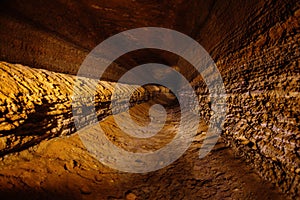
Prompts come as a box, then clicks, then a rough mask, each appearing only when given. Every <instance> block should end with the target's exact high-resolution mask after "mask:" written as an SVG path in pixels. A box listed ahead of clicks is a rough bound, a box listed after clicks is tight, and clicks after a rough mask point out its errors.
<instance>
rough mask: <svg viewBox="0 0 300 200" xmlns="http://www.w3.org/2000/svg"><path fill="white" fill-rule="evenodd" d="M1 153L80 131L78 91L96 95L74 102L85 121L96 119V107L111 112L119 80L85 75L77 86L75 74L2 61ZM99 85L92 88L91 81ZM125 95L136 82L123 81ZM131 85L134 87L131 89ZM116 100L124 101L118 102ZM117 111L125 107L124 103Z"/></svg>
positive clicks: (140, 97) (139, 96)
mask: <svg viewBox="0 0 300 200" xmlns="http://www.w3.org/2000/svg"><path fill="white" fill-rule="evenodd" d="M0 71H1V76H0V81H1V86H0V95H1V96H0V109H1V113H2V114H1V118H0V134H1V135H0V141H1V143H0V154H2V155H4V154H6V153H9V152H13V151H18V150H20V149H23V148H26V147H29V146H32V145H34V144H37V143H38V142H40V141H42V140H44V139H50V138H52V137H55V136H59V135H69V134H71V133H74V132H75V131H76V129H75V126H74V119H73V114H72V96H73V94H74V92H80V91H85V92H88V93H90V94H94V95H95V103H94V104H92V105H84V106H83V105H81V101H77V100H74V99H73V100H74V101H76V103H74V104H73V110H74V112H75V114H76V115H77V117H79V118H81V119H80V120H82V121H83V122H84V125H88V124H91V123H95V122H94V121H93V120H92V119H91V117H90V116H91V114H92V110H93V109H94V108H95V109H96V114H97V117H98V119H102V118H103V117H105V116H107V115H109V114H111V109H110V108H109V106H110V103H111V95H112V92H113V90H114V85H115V83H112V82H105V81H101V82H100V83H99V84H98V81H97V80H93V79H88V78H81V79H80V85H77V87H76V88H75V87H74V80H75V77H74V76H71V75H66V74H60V73H55V72H50V71H47V70H39V69H32V68H29V67H26V66H22V65H14V64H9V63H6V62H0ZM93 84H94V85H97V88H96V91H91V87H90V86H91V85H93ZM119 86H120V88H121V93H120V94H119V95H121V98H120V99H122V95H125V94H126V93H128V92H130V91H131V90H132V89H131V88H132V87H133V86H130V85H124V84H119ZM130 89H131V90H130ZM148 97H149V93H148V92H147V91H146V90H145V89H143V88H138V89H137V90H135V92H134V93H133V94H132V96H131V99H130V101H131V103H132V104H135V103H138V102H142V101H145V100H148ZM116 104H124V102H117V103H116ZM118 108H119V110H116V111H117V112H121V111H122V109H123V108H122V106H119V107H118Z"/></svg>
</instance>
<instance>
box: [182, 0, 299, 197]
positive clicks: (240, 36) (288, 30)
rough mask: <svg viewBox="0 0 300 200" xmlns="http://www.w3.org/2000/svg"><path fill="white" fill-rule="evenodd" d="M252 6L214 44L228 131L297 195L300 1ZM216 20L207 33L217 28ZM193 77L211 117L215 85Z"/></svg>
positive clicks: (244, 152) (239, 147)
mask: <svg viewBox="0 0 300 200" xmlns="http://www.w3.org/2000/svg"><path fill="white" fill-rule="evenodd" d="M248 8H249V11H248V12H247V14H248V15H249V17H248V18H245V19H243V18H241V19H240V21H234V19H235V18H234V19H233V20H231V18H228V20H229V22H228V23H232V27H234V28H232V30H225V31H226V34H223V36H220V37H223V38H220V39H218V40H219V41H220V42H219V43H218V44H217V45H215V46H212V47H210V48H211V51H210V52H211V55H212V56H213V57H214V58H215V62H216V65H217V67H218V69H219V70H220V72H221V74H222V77H223V82H224V85H225V88H226V93H227V106H228V111H227V115H226V120H225V123H224V131H223V134H222V137H224V138H225V139H226V141H227V142H228V144H230V145H231V146H233V147H234V148H235V149H236V152H237V154H239V155H240V156H242V157H244V158H246V160H248V161H249V163H252V164H253V166H254V167H255V168H256V169H257V170H258V172H259V173H260V175H261V176H262V177H264V178H265V179H266V180H269V181H271V182H273V183H275V184H276V185H277V186H279V187H280V188H281V189H282V190H283V191H284V192H286V193H288V194H289V195H291V196H292V197H294V198H295V197H296V196H299V195H300V191H299V185H300V183H299V180H300V175H299V174H300V129H299V122H300V119H299V118H300V117H299V116H300V113H299V111H300V109H299V108H300V105H299V102H300V95H299V91H300V87H299V86H300V84H299V83H300V67H299V56H300V51H299V41H300V34H299V30H300V29H299V27H300V26H299V18H300V9H299V8H300V6H299V3H298V2H292V1H290V2H289V3H283V2H281V1H266V2H264V3H263V2H260V3H259V4H257V5H255V6H252V7H251V6H250V7H248ZM232 14H233V15H234V13H232ZM222 16H224V14H222V13H221V12H220V13H219V16H215V17H216V18H217V19H218V18H221V17H222ZM224 17H225V16H224ZM209 22H210V21H209ZM211 23H214V22H211ZM215 24H217V22H215ZM210 25H211V24H210ZM210 25H209V24H208V25H207V26H206V27H207V29H206V28H204V29H206V30H204V33H205V32H207V33H208V34H209V32H210V31H212V30H210V29H209V27H210V28H212V27H213V26H210ZM221 26H224V25H221ZM216 29H217V28H216ZM223 31H224V29H223ZM204 38H205V36H203V35H201V34H199V41H202V40H203V42H204V43H205V42H207V41H205V40H204ZM213 39H214V38H212V40H213ZM181 63H183V62H181ZM191 83H192V84H193V85H195V86H196V88H197V91H198V94H199V97H200V104H201V108H203V110H202V111H201V114H202V117H203V118H205V119H206V120H207V121H208V119H209V117H210V116H211V113H210V112H211V111H210V108H209V106H208V102H209V95H208V94H209V91H208V90H207V88H206V86H205V83H203V81H202V79H201V77H197V78H195V79H194V80H193V81H192V82H191Z"/></svg>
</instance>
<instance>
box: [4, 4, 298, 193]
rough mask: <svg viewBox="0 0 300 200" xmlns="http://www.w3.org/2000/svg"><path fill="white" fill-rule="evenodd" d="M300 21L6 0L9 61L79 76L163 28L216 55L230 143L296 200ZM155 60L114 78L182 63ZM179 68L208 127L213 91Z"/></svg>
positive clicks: (243, 7) (286, 11) (278, 7)
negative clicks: (139, 33)
mask: <svg viewBox="0 0 300 200" xmlns="http://www.w3.org/2000/svg"><path fill="white" fill-rule="evenodd" d="M299 18H300V5H299V1H297V0H290V1H276V0H266V1H262V0H254V1H253V0H246V1H242V0H236V1H223V0H216V1H201V0H199V1H198V0H187V1H182V0H178V1H177V0H176V1H166V0H165V1H155V0H153V1H147V2H145V1H140V0H135V1H127V0H112V1H102V2H101V4H100V3H99V2H97V1H94V0H88V1H84V2H83V1H77V2H74V1H73V2H70V1H64V0H57V1H54V2H52V1H51V2H50V1H35V0H29V1H25V0H10V1H1V14H0V26H1V29H0V46H1V49H0V58H1V59H2V60H6V61H10V62H16V63H23V64H27V65H29V66H32V67H41V68H45V69H49V70H53V71H58V72H65V73H70V74H76V72H77V70H78V67H79V66H80V63H81V62H82V60H83V59H84V57H85V55H86V54H87V53H88V52H89V51H90V50H91V49H92V48H93V47H94V46H96V45H97V44H98V43H100V42H101V41H103V40H104V39H106V38H107V37H109V36H111V35H113V34H115V33H118V32H120V31H122V30H127V29H131V28H136V27H143V26H160V27H167V28H173V29H175V30H178V31H181V32H183V33H186V34H188V35H189V36H191V37H193V38H194V39H196V40H197V41H199V43H200V44H201V45H202V46H204V48H205V49H206V50H207V51H208V52H209V53H210V55H212V57H213V59H214V60H215V61H216V64H217V67H218V68H219V70H220V72H221V74H222V77H223V79H224V84H225V87H226V91H227V93H228V102H227V103H228V115H227V118H226V123H225V124H224V134H223V136H224V138H226V139H227V141H228V142H230V144H231V145H233V146H234V147H236V148H237V151H238V152H240V153H241V154H243V155H244V156H245V157H246V158H247V159H248V160H249V161H250V163H253V164H254V166H255V167H256V169H258V171H259V172H260V174H261V175H262V176H263V177H264V178H265V179H268V180H270V181H272V182H273V183H276V184H277V185H278V186H279V187H280V188H281V189H282V190H283V191H285V192H286V193H288V194H289V195H290V196H291V197H296V196H299V171H300V170H299V157H300V155H299V154H300V153H299V148H300V145H299ZM150 53H152V52H149V51H144V53H143V52H142V53H141V54H137V56H135V57H134V58H133V59H130V58H129V57H128V56H124V57H123V58H121V59H120V60H119V61H116V65H115V66H114V67H113V69H112V71H111V72H109V73H108V76H109V77H113V78H112V79H117V78H118V77H119V76H120V75H121V74H122V73H123V72H124V71H126V70H127V69H128V68H130V67H133V66H134V65H136V64H141V63H142V62H145V61H147V59H148V60H150V61H160V62H166V63H169V64H174V62H175V64H176V62H177V59H178V58H174V57H172V56H171V57H170V56H169V55H168V54H158V53H156V54H155V56H154V57H155V58H154V59H153V58H152V57H151V55H150ZM158 55H160V57H159V56H158ZM157 56H158V57H159V58H157ZM178 66H179V67H180V68H181V69H180V72H181V73H183V74H184V75H186V76H187V77H188V78H189V80H190V81H191V84H192V85H193V86H194V87H195V89H196V90H197V91H198V94H199V97H200V104H201V108H203V110H202V111H201V115H202V117H203V118H204V119H205V120H208V119H209V118H210V116H211V114H212V113H211V111H210V109H209V104H208V98H207V95H208V91H207V89H206V87H205V84H204V83H203V81H202V80H201V78H199V77H197V78H195V77H196V76H197V74H194V73H192V71H191V70H190V67H188V66H187V64H186V63H181V62H179V63H178ZM113 72H115V73H116V74H117V75H116V76H115V75H114V74H115V73H113Z"/></svg>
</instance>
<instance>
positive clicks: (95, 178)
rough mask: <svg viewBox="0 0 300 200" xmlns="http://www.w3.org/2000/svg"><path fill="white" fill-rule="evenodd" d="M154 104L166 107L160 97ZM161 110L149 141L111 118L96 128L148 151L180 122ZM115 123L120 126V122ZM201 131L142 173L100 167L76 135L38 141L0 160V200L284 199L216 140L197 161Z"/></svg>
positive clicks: (138, 108) (140, 111)
mask: <svg viewBox="0 0 300 200" xmlns="http://www.w3.org/2000/svg"><path fill="white" fill-rule="evenodd" d="M155 103H162V104H163V105H165V106H168V104H165V102H162V100H161V98H160V101H158V102H156V101H155ZM148 107H149V104H148V103H142V104H139V105H135V106H133V107H132V108H131V110H130V111H131V113H132V116H133V117H135V118H137V119H138V121H139V122H140V123H147V122H148V121H149V119H148V118H147V117H145V116H147V114H148V113H147V112H148V109H147V108H148ZM166 108H167V113H168V117H167V122H168V123H166V124H167V125H166V127H164V130H163V131H161V133H162V134H159V135H156V136H155V137H153V138H150V140H151V141H149V139H146V140H145V139H144V141H137V140H138V139H136V138H130V137H128V135H126V134H125V133H124V132H122V131H120V129H119V128H118V126H117V125H116V123H115V122H114V117H112V116H109V117H107V118H105V119H104V120H103V121H101V122H100V123H99V124H100V125H101V127H103V128H104V129H106V134H107V136H108V138H109V139H110V141H111V142H112V143H114V144H115V145H117V146H118V147H122V148H124V149H127V150H130V151H131V152H145V151H149V150H150V151H151V150H155V149H159V148H161V147H162V146H164V145H165V144H166V143H168V141H169V140H170V139H172V136H173V135H175V134H176V128H174V127H177V125H178V123H180V120H178V115H180V113H179V109H178V107H175V108H172V107H166ZM118 115H123V113H120V114H118ZM141 116H142V117H141ZM121 119H123V122H124V123H126V118H124V117H121ZM96 126H98V124H96ZM206 131H207V126H206V124H205V123H204V122H201V123H200V126H199V129H198V134H197V136H196V138H195V141H194V143H193V144H192V145H191V147H190V148H189V150H188V151H187V152H186V153H185V154H184V155H183V156H182V157H180V159H178V160H177V161H176V162H174V163H172V164H171V165H169V166H167V167H165V168H163V169H160V170H158V171H155V172H150V173H144V174H133V173H124V172H120V171H117V170H113V169H111V168H109V167H107V166H105V165H103V164H101V163H100V162H99V161H97V160H96V159H95V158H94V157H93V156H92V155H91V154H90V153H88V152H87V150H86V148H85V147H84V146H83V144H82V143H81V140H80V138H79V136H78V134H73V135H71V136H70V137H60V138H54V139H52V140H49V141H42V142H41V143H40V144H38V145H36V146H34V147H32V148H29V149H26V150H24V151H21V152H17V153H14V154H10V155H7V156H5V158H3V159H2V161H1V162H0V184H1V188H0V194H1V199H33V200H34V199H76V200H77V199H78V200H79V199H91V200H93V199H111V200H112V199H114V200H117V199H118V200H121V199H128V200H129V199H137V200H140V199H141V200H143V199H151V200H152V199H153V200H156V199H162V200H163V199H174V200H179V199H184V200H191V199H192V200H193V199H211V200H214V199H225V200H232V199H245V200H256V199H269V200H277V199H278V200H279V199H288V198H287V197H286V196H285V195H283V194H281V193H280V192H279V191H278V190H277V188H276V187H274V186H272V185H271V184H270V183H268V182H267V181H264V180H262V179H260V177H259V176H258V174H257V173H256V172H255V170H254V169H253V168H251V167H250V166H249V165H247V164H246V163H245V162H243V159H241V158H240V157H238V156H237V155H235V153H234V152H233V151H232V150H231V149H230V148H228V147H226V146H225V145H224V143H222V142H221V141H220V142H218V143H217V145H216V146H215V148H214V150H213V151H212V152H211V153H210V154H209V155H208V156H206V157H205V158H204V159H199V158H198V150H199V148H200V147H201V144H202V141H203V138H204V137H205V133H206Z"/></svg>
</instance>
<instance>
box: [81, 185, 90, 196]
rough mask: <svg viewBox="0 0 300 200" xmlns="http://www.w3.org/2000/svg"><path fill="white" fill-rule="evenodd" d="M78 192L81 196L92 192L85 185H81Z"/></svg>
mask: <svg viewBox="0 0 300 200" xmlns="http://www.w3.org/2000/svg"><path fill="white" fill-rule="evenodd" d="M80 192H81V193H82V194H91V193H92V191H91V189H90V188H89V187H88V186H87V185H83V186H82V187H81V188H80Z"/></svg>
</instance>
